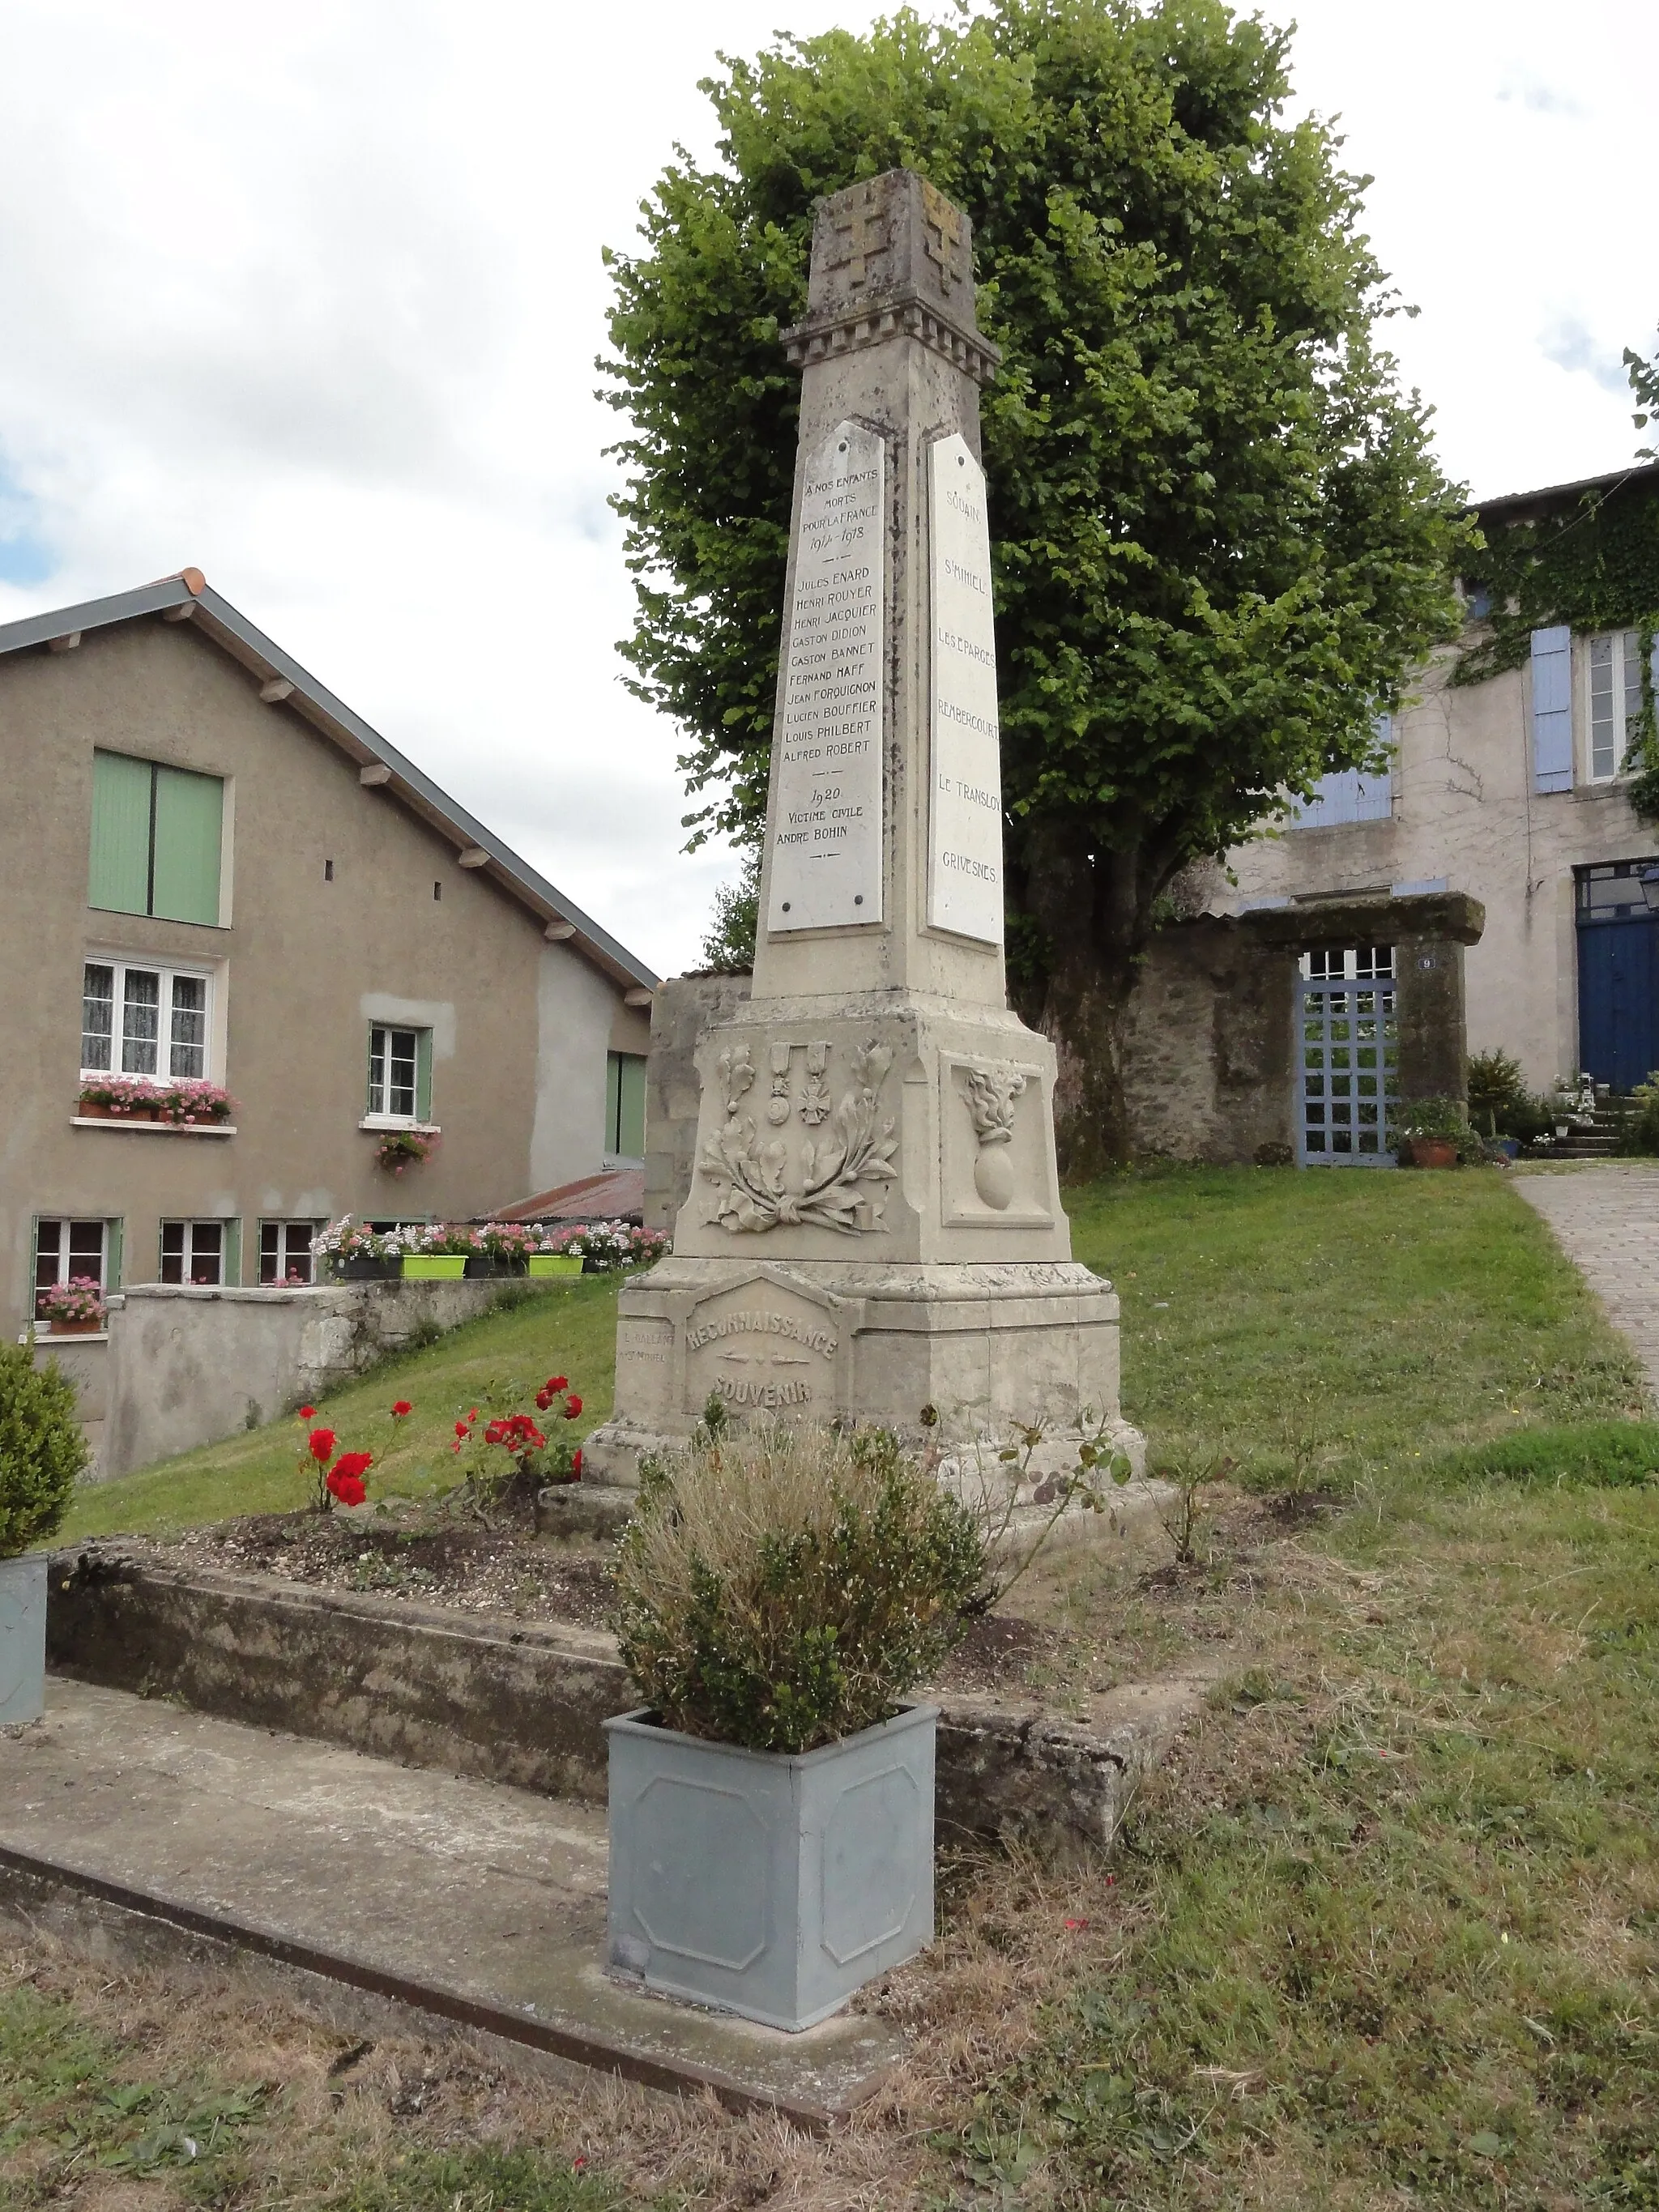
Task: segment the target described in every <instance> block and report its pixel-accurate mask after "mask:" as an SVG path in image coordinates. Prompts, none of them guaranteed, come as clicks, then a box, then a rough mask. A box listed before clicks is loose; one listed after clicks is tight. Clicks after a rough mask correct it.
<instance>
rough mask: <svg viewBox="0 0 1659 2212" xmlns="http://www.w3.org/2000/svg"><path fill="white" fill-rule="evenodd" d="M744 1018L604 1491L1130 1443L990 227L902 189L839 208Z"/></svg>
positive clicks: (714, 1104) (803, 477) (632, 1339)
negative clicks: (1077, 1069)
mask: <svg viewBox="0 0 1659 2212" xmlns="http://www.w3.org/2000/svg"><path fill="white" fill-rule="evenodd" d="M784 344H785V346H786V348H787V354H788V357H789V359H790V360H791V361H792V362H794V363H796V364H797V365H798V366H799V368H800V369H801V371H802V392H801V411H800V440H799V453H798V455H797V460H796V470H795V492H794V511H793V522H792V528H791V533H790V557H789V568H788V576H787V585H786V596H785V610H784V624H783V641H782V651H781V656H780V666H779V674H778V693H777V709H776V719H775V725H774V734H773V740H772V766H771V783H770V788H769V795H768V800H767V811H766V849H765V858H764V862H763V869H762V876H761V897H760V928H759V932H758V937H757V945H756V955H755V971H754V981H753V987H752V994H751V996H750V999H749V1000H748V1002H747V1003H746V1004H745V1005H744V1006H741V1007H740V1008H739V1009H738V1011H737V1012H735V1013H734V1014H732V1016H731V1017H730V1018H727V1019H726V1020H724V1021H722V1022H720V1023H718V1024H713V1025H711V1026H710V1027H709V1028H708V1030H706V1031H705V1032H704V1034H703V1036H702V1041H701V1043H700V1045H699V1047H698V1050H697V1055H696V1065H697V1073H698V1078H699V1082H700V1085H701V1097H700V1105H699V1115H698V1125H697V1144H696V1174H695V1176H694V1177H693V1181H692V1186H691V1191H690V1197H689V1199H688V1200H687V1201H686V1203H685V1205H684V1207H683V1208H682V1209H681V1211H680V1213H679V1216H678V1221H677V1223H676V1225H675V1230H674V1247H673V1256H672V1257H671V1258H670V1259H667V1260H665V1261H662V1262H660V1263H659V1265H658V1266H657V1267H654V1268H653V1270H652V1271H651V1273H649V1274H647V1275H645V1276H641V1277H639V1278H637V1279H635V1280H634V1281H633V1282H631V1283H629V1284H628V1285H625V1286H624V1288H623V1293H622V1303H621V1308H620V1314H619V1319H618V1324H617V1401H616V1413H615V1416H614V1418H613V1419H612V1420H611V1422H610V1423H609V1424H607V1425H606V1426H605V1428H603V1429H601V1430H599V1431H597V1432H596V1433H595V1435H594V1436H593V1437H592V1439H591V1440H590V1443H589V1458H590V1462H592V1467H593V1470H594V1472H595V1474H598V1475H599V1478H600V1479H601V1480H611V1481H613V1482H615V1481H624V1482H625V1481H629V1480H633V1479H634V1470H635V1462H636V1458H637V1455H638V1453H639V1451H640V1450H641V1449H643V1448H647V1447H650V1446H652V1445H653V1444H656V1443H662V1442H665V1441H668V1440H671V1439H673V1438H676V1437H683V1436H684V1435H685V1433H686V1432H687V1431H689V1430H690V1427H691V1425H692V1424H693V1423H694V1422H695V1421H696V1419H697V1417H698V1415H699V1414H700V1413H701V1412H702V1408H703V1407H704V1406H705V1404H706V1403H707V1401H708V1397H709V1395H710V1394H711V1392H713V1393H718V1395H720V1397H721V1398H722V1399H723V1400H724V1401H725V1402H726V1405H727V1406H728V1407H730V1408H731V1409H732V1412H733V1413H750V1412H752V1413H763V1414H766V1415H769V1416H772V1417H784V1418H807V1419H834V1418H837V1417H840V1418H842V1419H846V1418H853V1419H859V1420H861V1421H871V1422H881V1423H884V1424H886V1425H890V1426H892V1427H895V1428H896V1429H898V1430H899V1431H901V1432H902V1433H906V1434H911V1435H915V1434H918V1433H920V1430H921V1425H922V1423H923V1413H924V1408H930V1407H931V1408H933V1409H934V1411H935V1412H936V1413H937V1414H938V1416H939V1419H940V1420H941V1422H942V1423H943V1425H944V1426H945V1430H946V1431H947V1432H949V1431H951V1430H953V1429H955V1430H977V1431H981V1432H987V1431H990V1432H994V1431H998V1430H1000V1428H1001V1427H1002V1426H1003V1425H1005V1424H1006V1421H1007V1420H1008V1419H1011V1418H1018V1419H1024V1420H1042V1421H1043V1422H1044V1423H1046V1424H1048V1425H1050V1426H1060V1427H1068V1426H1072V1425H1075V1424H1076V1423H1078V1422H1079V1420H1081V1419H1085V1418H1089V1417H1092V1418H1093V1419H1101V1420H1105V1421H1107V1422H1109V1423H1115V1421H1116V1419H1117V1415H1118V1404H1117V1388H1118V1328H1117V1323H1118V1307H1117V1300H1116V1297H1115V1296H1114V1294H1113V1292H1112V1290H1111V1286H1110V1285H1109V1284H1108V1283H1105V1282H1103V1281H1102V1280H1101V1279H1099V1278H1098V1277H1097V1276H1095V1275H1093V1274H1091V1273H1090V1272H1089V1270H1088V1269H1087V1268H1085V1267H1081V1266H1079V1265H1077V1264H1075V1263H1074V1262H1073V1260H1072V1257H1071V1235H1070V1230H1069V1228H1068V1225H1067V1223H1066V1217H1065V1214H1064V1213H1063V1212H1062V1211H1061V1208H1060V1191H1059V1185H1058V1180H1057V1176H1056V1173H1055V1165H1054V1052H1053V1049H1052V1048H1051V1047H1050V1045H1049V1044H1048V1041H1047V1040H1046V1039H1045V1038H1043V1037H1041V1036H1036V1035H1035V1034H1034V1033H1033V1032H1032V1031H1031V1030H1028V1029H1026V1028H1025V1027H1024V1024H1022V1023H1020V1022H1019V1021H1018V1019H1017V1018H1015V1016H1014V1015H1013V1014H1012V1012H1010V1011H1009V1008H1008V1003H1007V991H1006V978H1005V973H1004V966H1003V897H1004V891H1003V878H1002V795H1001V780H1000V764H999V754H998V737H997V683H996V641H995V636H994V626H993V621H992V593H991V559H990V538H989V532H988V529H987V516H986V500H985V475H984V471H983V470H982V469H981V465H980V459H979V388H980V386H981V384H982V383H985V382H987V381H988V380H989V379H990V378H991V377H992V376H993V375H994V373H995V369H996V366H997V362H998V358H999V356H998V354H997V351H996V349H995V348H994V346H993V345H991V344H990V343H988V342H987V340H986V339H985V338H984V337H981V335H980V333H979V330H978V326H977V324H976V321H975V307H974V278H973V258H972V249H971V242H970V237H969V224H968V222H967V219H966V217H965V216H963V213H962V211H961V210H959V209H957V208H955V207H953V206H952V205H951V203H950V202H949V201H948V200H946V199H945V198H944V197H942V195H941V194H940V193H939V192H938V191H935V189H934V188H933V185H930V184H928V183H927V181H926V179H923V178H921V177H919V176H916V175H915V174H913V173H911V172H909V171H908V170H903V169H896V170H893V171H890V173H888V174H887V175H885V176H881V177H875V178H872V179H870V180H869V181H868V182H866V183H864V184H859V185H853V186H852V187H851V188H850V189H849V190H848V191H842V192H837V193H836V194H835V195H834V197H831V198H829V199H827V200H824V201H823V202H821V203H820V204H819V207H818V210H817V219H816V222H815V224H814V228H813V234H812V259H811V280H810V287H809V293H808V310H807V314H806V319H805V321H804V322H802V323H801V324H799V325H798V326H797V327H796V328H795V329H793V330H791V331H786V332H785V334H784Z"/></svg>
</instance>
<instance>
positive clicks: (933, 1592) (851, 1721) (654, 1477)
mask: <svg viewBox="0 0 1659 2212" xmlns="http://www.w3.org/2000/svg"><path fill="white" fill-rule="evenodd" d="M643 1473H644V1480H642V1482H641V1492H640V1503H639V1505H638V1508H637V1509H636V1510H635V1516H634V1518H633V1520H632V1521H631V1522H629V1526H628V1528H627V1529H626V1530H625V1531H624V1533H623V1537H622V1539H621V1541H620V1542H619V1543H618V1545H617V1557H616V1561H615V1564H614V1566H613V1568H612V1578H613V1581H614V1583H615V1587H616V1591H617V1606H616V1610H615V1614H614V1617H613V1621H612V1626H614V1627H615V1629H616V1632H617V1640H618V1642H619V1643H620V1644H621V1646H622V1655H623V1659H624V1661H625V1662H627V1665H628V1668H629V1672H630V1673H631V1674H632V1675H633V1677H634V1680H635V1681H636V1682H637V1683H638V1684H639V1686H640V1689H641V1692H643V1694H644V1697H645V1699H646V1701H647V1704H649V1705H651V1706H652V1707H653V1709H654V1711H656V1713H657V1714H658V1716H659V1718H660V1719H661V1720H662V1721H663V1722H664V1723H665V1724H666V1725H667V1726H668V1727H669V1728H672V1729H680V1730H681V1731H682V1732H683V1733H684V1734H685V1735H696V1736H706V1737H709V1738H712V1739H714V1741H717V1742H721V1743H735V1744H742V1745H744V1746H745V1747H747V1748H748V1749H750V1750H751V1751H786V1752H798V1751H811V1750H812V1749H813V1748H814V1747H816V1746H817V1745H818V1744H822V1743H833V1742H835V1741H837V1740H838V1739H840V1738H841V1737H842V1736H849V1735H856V1734H857V1733H858V1731H859V1730H860V1729H866V1728H872V1727H873V1726H874V1725H875V1723H877V1722H878V1721H881V1720H884V1719H885V1718H886V1717H888V1716H889V1715H890V1713H891V1711H893V1708H894V1706H895V1705H896V1703H897V1701H898V1699H900V1698H902V1696H903V1695H904V1693H905V1692H906V1691H907V1690H910V1689H914V1688H915V1685H916V1684H917V1683H918V1682H920V1681H921V1680H924V1679H925V1678H926V1677H927V1676H928V1675H929V1674H932V1673H933V1671H934V1670H935V1669H936V1668H938V1667H939V1664H940V1663H941V1662H942V1661H943V1660H944V1659H945V1656H946V1654H947V1653H948V1652H949V1651H950V1650H951V1647H952V1645H953V1644H956V1643H957V1640H958V1639H959V1638H960V1637H961V1635H962V1632H963V1625H964V1624H963V1613H964V1610H965V1608H967V1607H969V1606H971V1605H972V1604H973V1603H974V1602H975V1600H976V1599H980V1598H982V1597H983V1596H984V1595H985V1593H986V1553H985V1545H984V1541H983V1539H982V1537H981V1532H980V1528H979V1526H978V1523H977V1522H976V1521H975V1517H974V1516H973V1515H972V1514H971V1513H970V1512H969V1510H968V1509H967V1508H966V1507H965V1506H963V1504H961V1503H960V1502H959V1501H958V1500H957V1498H953V1497H951V1496H950V1495H949V1494H948V1493H947V1492H945V1491H944V1490H942V1489H941V1488H940V1486H939V1483H938V1482H937V1481H936V1480H935V1479H934V1477H933V1474H932V1472H931V1471H930V1470H929V1469H927V1468H924V1467H921V1466H920V1465H918V1464H917V1463H916V1462H915V1461H913V1460H911V1459H908V1458H907V1457H906V1455H905V1454H904V1453H903V1452H902V1450H901V1449H900V1447H899V1444H898V1443H897V1440H896V1438H895V1437H892V1436H891V1435H890V1434H889V1433H888V1432H887V1431H885V1430H864V1431H857V1432H855V1433H854V1434H853V1435H852V1436H850V1437H849V1436H842V1435H840V1434H837V1433H836V1432H834V1431H829V1430H824V1429H815V1428H811V1427H806V1426H803V1427H799V1428H793V1427H787V1428H786V1427H783V1426H777V1427H765V1426H759V1425H757V1426H754V1427H744V1428H741V1429H736V1428H727V1427H725V1426H724V1425H717V1426H714V1427H712V1428H710V1427H704V1428H703V1429H702V1430H700V1431H698V1433H697V1435H696V1437H695V1438H694V1439H693V1441H692V1442H691V1443H690V1445H689V1446H688V1447H687V1449H685V1450H684V1451H683V1452H680V1453H678V1454H677V1455H675V1456H674V1457H673V1458H672V1459H671V1460H668V1461H665V1462H658V1463H656V1464H654V1465H647V1468H645V1469H644V1470H643Z"/></svg>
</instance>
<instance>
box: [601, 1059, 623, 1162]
mask: <svg viewBox="0 0 1659 2212" xmlns="http://www.w3.org/2000/svg"><path fill="white" fill-rule="evenodd" d="M621 1106H622V1054H620V1053H619V1052H613V1053H608V1054H606V1055H605V1151H606V1152H620V1151H621V1150H622V1147H621V1146H620V1145H619V1144H618V1143H617V1119H618V1115H619V1113H620V1110H621Z"/></svg>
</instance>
